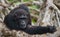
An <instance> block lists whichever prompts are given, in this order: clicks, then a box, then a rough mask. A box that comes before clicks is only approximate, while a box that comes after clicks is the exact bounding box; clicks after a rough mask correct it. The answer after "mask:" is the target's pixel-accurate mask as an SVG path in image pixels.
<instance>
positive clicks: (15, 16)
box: [4, 4, 56, 34]
mask: <svg viewBox="0 0 60 37" xmlns="http://www.w3.org/2000/svg"><path fill="white" fill-rule="evenodd" d="M4 23H5V24H6V26H7V27H8V28H9V29H10V30H21V31H24V32H26V33H28V34H44V33H54V32H55V31H56V28H55V27H54V26H46V27H42V26H32V25H31V16H30V12H29V9H28V7H27V6H26V5H24V4H21V5H19V7H16V8H14V9H13V10H11V11H10V13H9V14H8V15H6V16H5V18H4Z"/></svg>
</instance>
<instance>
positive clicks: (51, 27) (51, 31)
mask: <svg viewBox="0 0 60 37" xmlns="http://www.w3.org/2000/svg"><path fill="white" fill-rule="evenodd" d="M47 27H48V32H49V33H54V32H55V31H56V27H55V26H47Z"/></svg>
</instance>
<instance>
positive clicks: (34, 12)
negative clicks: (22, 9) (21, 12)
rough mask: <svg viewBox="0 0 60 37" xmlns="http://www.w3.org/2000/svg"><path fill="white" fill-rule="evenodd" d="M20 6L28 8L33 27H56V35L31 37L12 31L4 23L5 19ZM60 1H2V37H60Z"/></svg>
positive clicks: (0, 6)
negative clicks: (23, 5)
mask: <svg viewBox="0 0 60 37" xmlns="http://www.w3.org/2000/svg"><path fill="white" fill-rule="evenodd" d="M20 4H25V5H27V6H28V8H29V11H30V15H31V20H32V22H31V23H32V25H35V26H39V25H40V26H47V25H52V26H53V25H54V26H56V28H57V32H55V33H54V34H49V33H48V34H43V35H29V34H26V33H24V32H22V31H15V30H12V31H10V30H9V29H8V28H6V26H5V24H4V23H3V21H4V17H5V16H6V15H7V14H9V12H10V11H11V10H12V9H14V8H15V7H18V6H19V5H20ZM59 27H60V0H0V37H60V30H59V29H60V28H59Z"/></svg>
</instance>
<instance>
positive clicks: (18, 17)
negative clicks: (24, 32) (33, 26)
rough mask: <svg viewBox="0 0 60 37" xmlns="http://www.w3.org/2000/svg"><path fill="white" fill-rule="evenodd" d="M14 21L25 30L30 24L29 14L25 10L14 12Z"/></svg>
mask: <svg viewBox="0 0 60 37" xmlns="http://www.w3.org/2000/svg"><path fill="white" fill-rule="evenodd" d="M13 17H14V20H15V21H16V22H17V25H18V27H20V28H22V29H24V28H26V27H27V26H28V22H29V18H28V17H29V15H28V13H27V12H26V11H25V10H23V9H18V10H16V11H15V12H14V15H13Z"/></svg>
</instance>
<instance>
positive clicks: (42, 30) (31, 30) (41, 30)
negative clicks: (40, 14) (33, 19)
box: [24, 26, 56, 34]
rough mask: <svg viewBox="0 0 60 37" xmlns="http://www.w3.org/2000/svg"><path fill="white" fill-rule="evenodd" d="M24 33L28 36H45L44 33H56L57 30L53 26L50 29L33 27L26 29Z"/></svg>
mask: <svg viewBox="0 0 60 37" xmlns="http://www.w3.org/2000/svg"><path fill="white" fill-rule="evenodd" d="M24 31H25V32H26V33H28V34H44V33H54V32H55V31H56V28H55V27H53V26H49V27H48V26H47V27H42V26H32V27H28V28H26V30H24Z"/></svg>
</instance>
